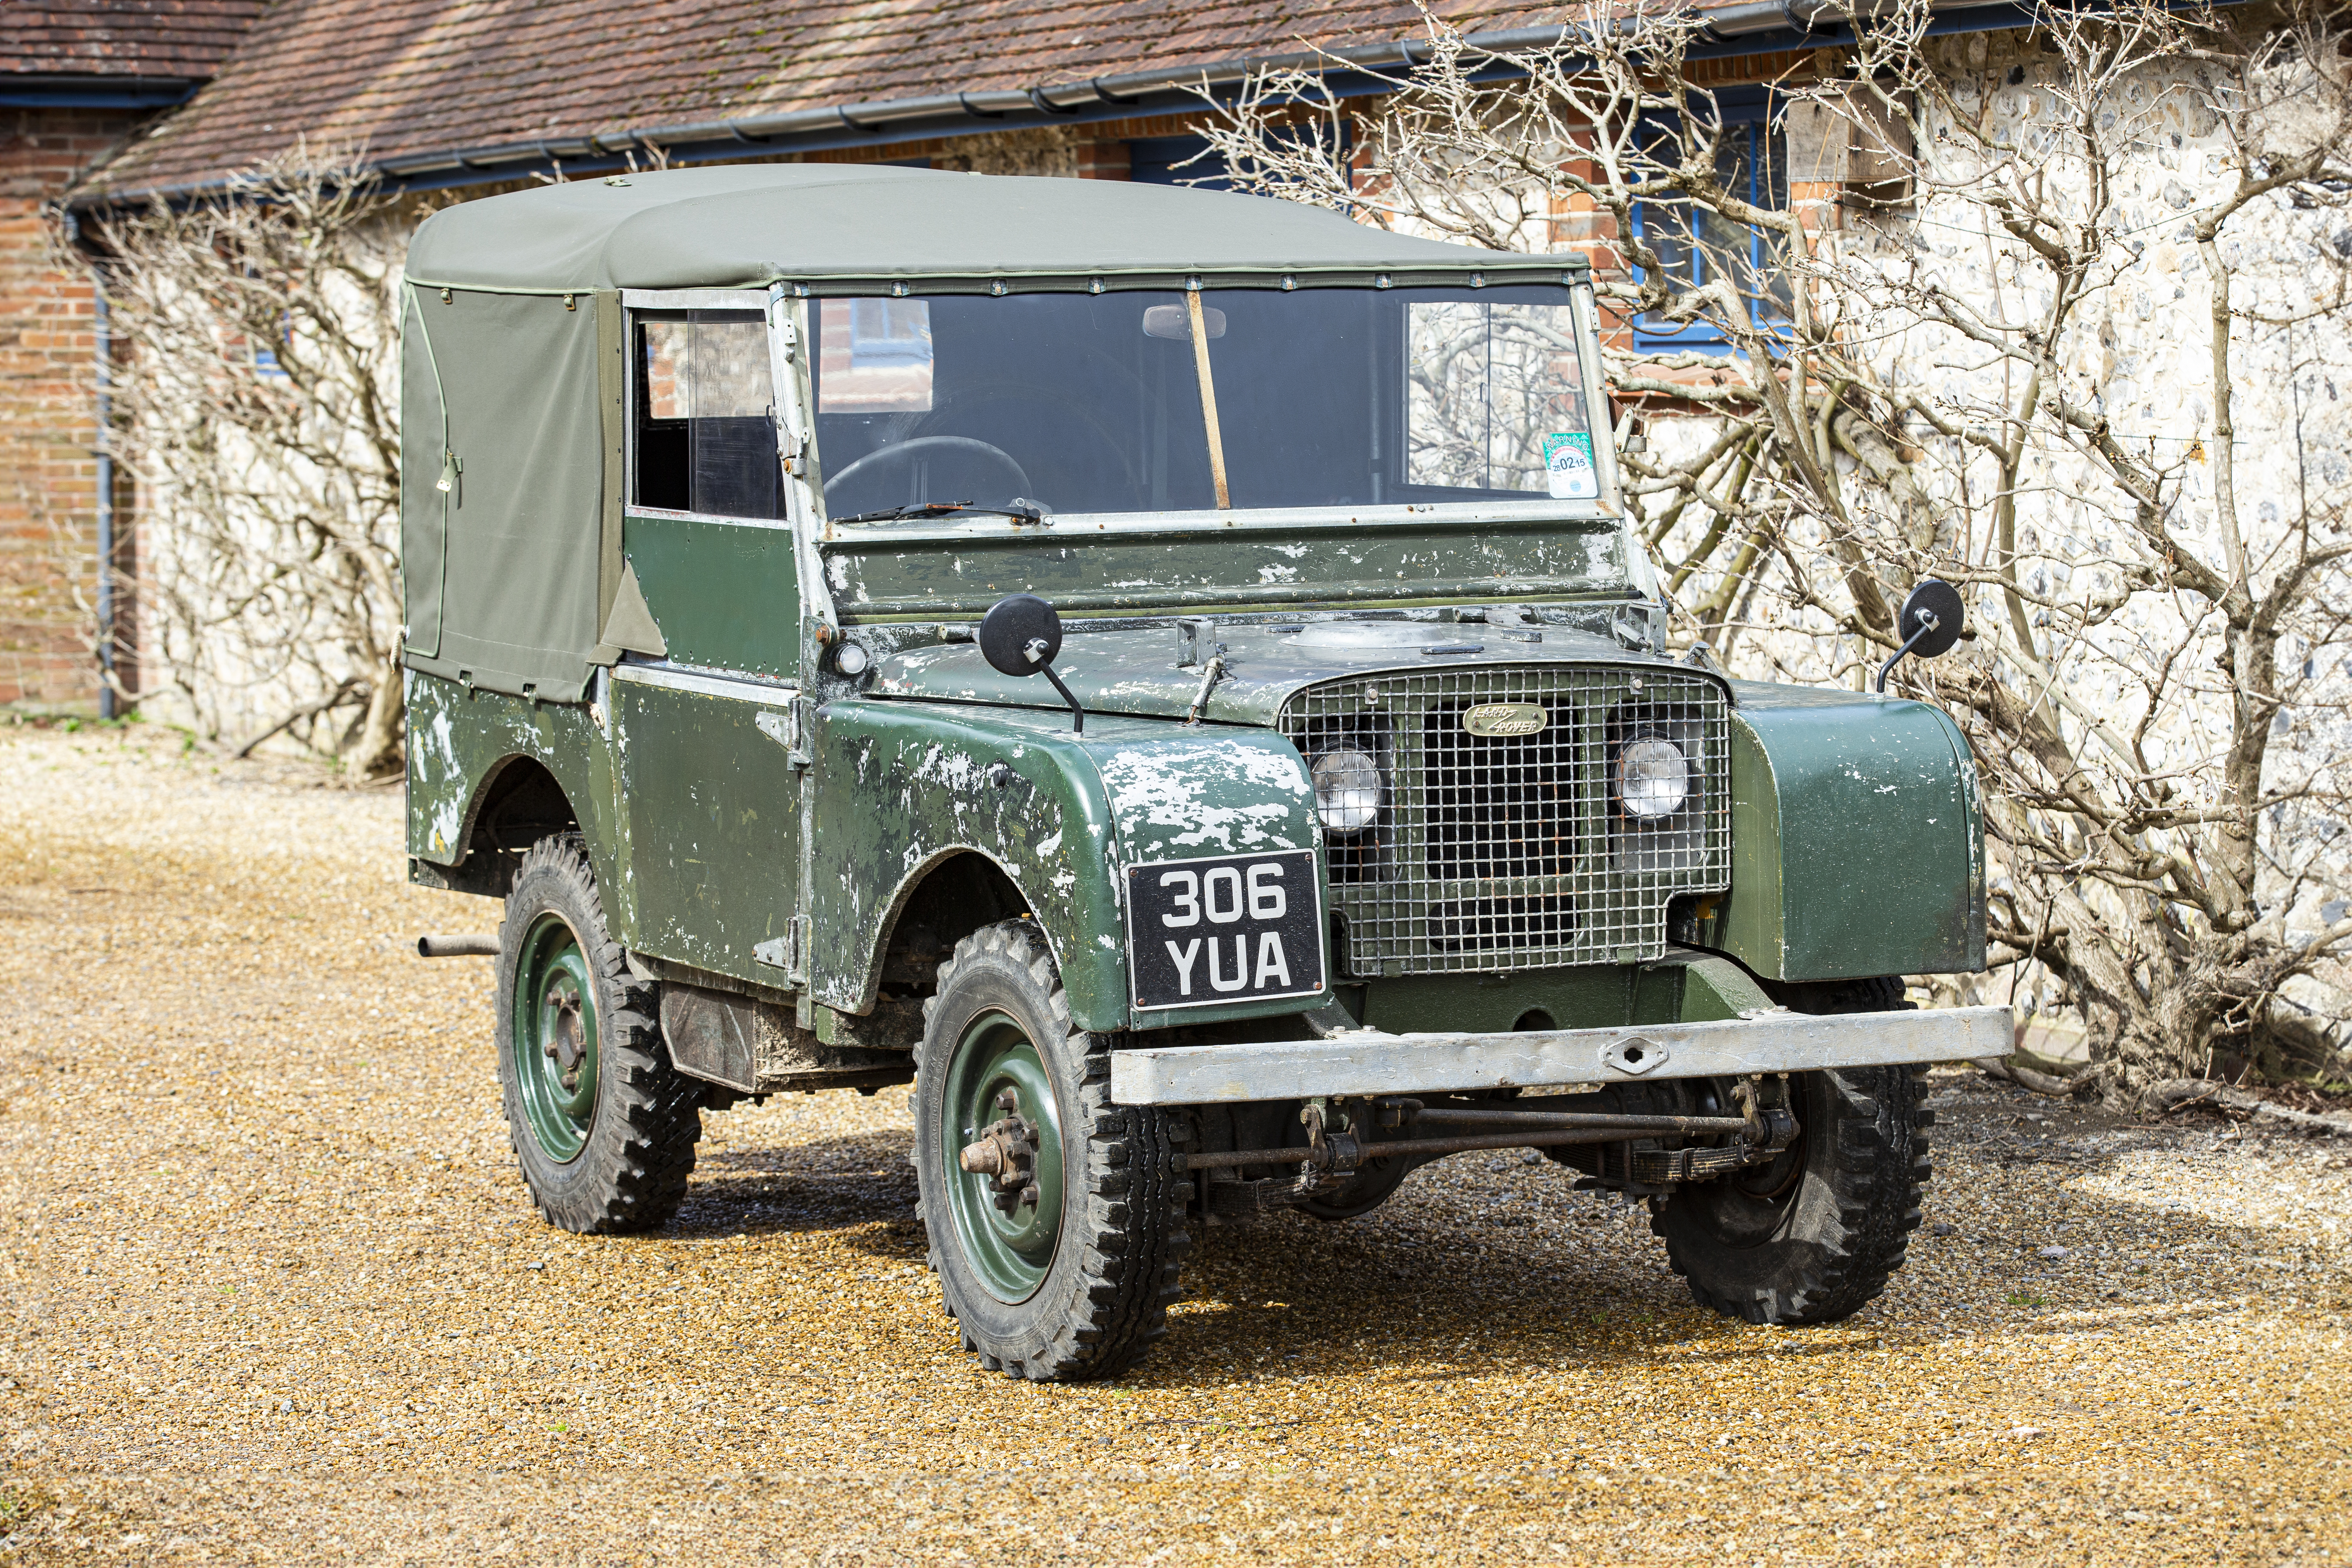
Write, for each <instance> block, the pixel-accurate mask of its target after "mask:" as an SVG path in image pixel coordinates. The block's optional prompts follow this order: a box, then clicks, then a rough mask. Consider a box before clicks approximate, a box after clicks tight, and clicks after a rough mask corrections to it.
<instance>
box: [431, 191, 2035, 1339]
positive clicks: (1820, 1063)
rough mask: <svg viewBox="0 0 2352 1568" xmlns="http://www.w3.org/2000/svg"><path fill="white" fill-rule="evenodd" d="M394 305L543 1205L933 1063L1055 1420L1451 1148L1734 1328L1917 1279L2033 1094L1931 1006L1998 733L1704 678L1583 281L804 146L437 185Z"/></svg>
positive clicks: (682, 1172) (468, 796)
mask: <svg viewBox="0 0 2352 1568" xmlns="http://www.w3.org/2000/svg"><path fill="white" fill-rule="evenodd" d="M406 288H407V302H406V307H405V310H406V316H405V321H406V326H405V332H406V345H405V347H406V352H405V360H404V422H403V423H404V432H405V452H404V458H403V480H404V483H403V486H402V495H403V506H404V537H403V545H404V571H405V573H406V593H407V627H406V645H405V646H406V663H407V668H408V671H409V674H408V702H409V710H410V714H411V726H412V728H411V742H410V748H411V749H410V758H409V782H408V850H409V855H410V857H411V858H410V861H409V868H410V876H411V878H412V879H414V880H415V881H417V882H420V883H423V884H425V885H426V886H429V887H436V888H446V889H456V890H459V891H464V892H470V893H479V894H488V895H491V896H495V897H499V898H503V899H504V900H506V906H505V917H504V923H503V924H502V926H501V927H500V928H499V932H498V934H497V935H496V937H495V938H492V937H487V936H483V937H472V938H466V937H457V938H426V939H425V941H424V942H423V943H422V946H423V947H424V948H425V950H426V951H427V952H442V951H452V950H455V951H476V952H495V953H496V955H497V959H498V967H497V976H498V979H497V985H498V1020H499V1022H498V1052H499V1077H500V1079H501V1081H502V1084H503V1086H504V1090H505V1098H506V1109H507V1114H508V1117H509V1121H510V1122H511V1123H512V1129H513V1138H514V1147H515V1152H516V1153H517V1155H518V1156H519V1157H520V1162H521V1164H522V1172H523V1176H524V1179H525V1180H526V1181H527V1182H528V1183H529V1184H530V1191H531V1194H532V1196H533V1197H534V1199H535V1200H536V1201H537V1203H538V1205H539V1207H540V1208H541V1210H542V1211H543V1212H544V1213H545V1215H547V1217H548V1218H549V1219H550V1220H551V1221H552V1222H553V1223H554V1224H556V1225H559V1226H563V1227H565V1228H566V1229H570V1230H575V1231H591V1232H610V1231H625V1230H639V1229H645V1228H648V1227H651V1226H658V1225H660V1224H662V1223H663V1222H664V1221H665V1220H666V1219H667V1218H668V1217H669V1215H671V1214H672V1213H673V1212H674V1211H675V1210H676V1208H677V1205H678V1203H679V1201H680V1198H681V1196H682V1195H683V1194H684V1192H685V1188H686V1181H687V1173H688V1169H689V1168H690V1167H691V1166H692V1164H693V1163H694V1147H695V1141H696V1139H697V1137H698V1135H699V1133H700V1131H701V1113H702V1112H704V1111H705V1110H716V1109H719V1108H720V1107H724V1106H728V1105H730V1104H733V1103H735V1102H736V1101H737V1100H740V1099H743V1098H745V1097H757V1096H761V1095H767V1094H774V1093H778V1092H782V1091H785V1090H803V1089H828V1088H854V1089H861V1090H865V1091H867V1092H871V1091H872V1090H874V1089H877V1088H878V1087H880V1086H883V1085H890V1084H903V1083H909V1082H911V1083H912V1084H913V1085H914V1091H913V1094H912V1096H911V1109H912V1117H913V1121H914V1128H915V1146H914V1163H915V1165H916V1167H917V1170H918V1171H919V1177H920V1185H921V1194H922V1196H921V1202H922V1217H923V1222H924V1224H925V1226H926V1227H927V1228H928V1231H929V1245H930V1255H931V1260H932V1263H933V1265H934V1267H935V1268H937V1270H938V1272H939V1276H940V1289H941V1290H942V1292H943V1293H944V1295H945V1297H946V1302H947V1307H948V1310H950V1312H952V1313H953V1314H954V1315H955V1317H956V1319H957V1320H958V1321H959V1323H960V1325H961V1329H962V1331H963V1334H964V1337H965V1342H966V1344H967V1345H968V1346H969V1347H970V1348H971V1349H972V1350H973V1351H974V1352H977V1353H978V1355H979V1356H980V1358H981V1359H982V1362H983V1363H985V1364H987V1365H989V1366H992V1367H1001V1368H1003V1370H1004V1371H1006V1372H1008V1373H1014V1374H1017V1375H1020V1376H1024V1377H1032V1378H1066V1377H1087V1376H1096V1375H1101V1374H1105V1373H1113V1372H1116V1371H1118V1370H1119V1369H1120V1368H1122V1367H1125V1366H1127V1365H1129V1363H1132V1362H1133V1361H1134V1360H1135V1359H1136V1357H1137V1356H1138V1355H1139V1353H1140V1352H1142V1350H1143V1349H1144V1347H1145V1346H1147V1345H1148V1344H1149V1343H1150V1342H1151V1341H1153V1340H1154V1339H1156V1338H1158V1337H1159V1336H1160V1334H1162V1333H1163V1332H1165V1327H1166V1308H1167V1304H1168V1303H1169V1302H1170V1301H1171V1300H1173V1299H1174V1298H1175V1295H1176V1291H1177V1273H1178V1267H1179V1264H1180V1262H1181V1259H1182V1258H1183V1256H1184V1253H1185V1249H1186V1247H1187V1246H1188V1239H1189V1236H1190V1234H1191V1232H1192V1230H1193V1229H1194V1228H1195V1227H1197V1226H1213V1225H1218V1224H1223V1223H1230V1222H1236V1221H1242V1220H1246V1219H1249V1218H1252V1217H1254V1216H1258V1215H1264V1214H1265V1213H1266V1212H1267V1211H1269V1210H1274V1209H1280V1208H1291V1209H1297V1210H1300V1211H1303V1212H1304V1213H1306V1214H1307V1215H1314V1216H1316V1217H1318V1218H1321V1219H1327V1220H1340V1219H1345V1218H1347V1217H1349V1216H1350V1215H1360V1214H1362V1213H1364V1212H1365V1211H1366V1210H1368V1209H1370V1208H1371V1207H1372V1206H1374V1205H1377V1204H1379V1203H1380V1202H1381V1200H1382V1199H1384V1198H1386V1197H1387V1196H1388V1195H1389V1194H1391V1193H1393V1192H1394V1191H1396V1189H1397V1186H1398V1184H1399V1183H1401V1182H1402V1180H1403V1178H1404V1176H1405V1175H1406V1173H1408V1172H1410V1171H1412V1169H1414V1168H1415V1167H1416V1166H1419V1165H1423V1164H1426V1163H1431V1162H1433V1161H1436V1160H1439V1159H1442V1158H1444V1156H1445V1155H1447V1154H1450V1153H1455V1152H1462V1151H1465V1150H1494V1149H1518V1148H1526V1149H1537V1150H1540V1151H1542V1152H1543V1153H1544V1154H1546V1155H1548V1156H1549V1158H1551V1159H1553V1160H1556V1161H1558V1162H1559V1163H1562V1164H1565V1165H1568V1166H1570V1167H1572V1168H1573V1169H1574V1170H1575V1171H1577V1172H1578V1173H1580V1174H1581V1177H1582V1180H1581V1182H1580V1185H1582V1186H1586V1187H1592V1188H1600V1189H1604V1190H1608V1191H1612V1192H1617V1193H1622V1194H1633V1195H1638V1196H1640V1197H1643V1198H1646V1199H1647V1200H1648V1201H1649V1204H1650V1205H1651V1209H1652V1212H1653V1214H1654V1216H1655V1217H1654V1222H1653V1224H1654V1228H1655V1230H1656V1231H1657V1233H1658V1235H1659V1236H1660V1237H1663V1238H1664V1242H1665V1245H1666V1248H1667V1252H1668V1256H1669V1257H1670V1258H1671V1259H1672V1260H1673V1264H1674V1267H1675V1268H1676V1269H1678V1270H1680V1271H1681V1272H1682V1273H1683V1274H1684V1275H1685V1276H1686V1277H1687V1278H1688V1279H1689V1281H1690V1286H1691V1289H1692V1292H1693V1294H1694V1295H1696V1297H1697V1298H1698V1300H1700V1301H1702V1302H1704V1303H1706V1305H1708V1306H1711V1307H1714V1308H1716V1309H1717V1310H1721V1311H1725V1312H1728V1313H1733V1314H1737V1315H1738V1316H1741V1317H1745V1318H1747V1319H1748V1320H1750V1321H1758V1322H1784V1323H1785V1322H1818V1321H1827V1320H1832V1319H1836V1318H1840V1317H1843V1316H1844V1315H1846V1314H1848V1313H1850V1312H1853V1310H1855V1309H1857V1308H1858V1307H1860V1306H1861V1305H1862V1304H1863V1303H1864V1302H1865V1301H1867V1300H1870V1299H1871V1298H1872V1297H1873V1296H1874V1295H1875V1294H1876V1293H1877V1292H1878V1291H1879V1290H1881V1289H1883V1288H1884V1286H1885V1281H1886V1279H1887V1276H1888V1274H1889V1273H1890V1272H1891V1271H1892V1270H1893V1269H1895V1268H1896V1267H1898V1266H1899V1265H1900V1264H1901V1262H1902V1261H1903V1256H1904V1247H1905V1240H1906V1233H1907V1232H1908V1231H1909V1230H1910V1229H1911V1228H1912V1227H1913V1226H1915V1225H1916V1223H1917V1221H1918V1206H1919V1202H1920V1186H1921V1184H1922V1183H1923V1182H1924V1181H1925V1180H1926V1179H1927V1152H1926V1150H1927V1139H1926V1137H1925V1135H1924V1133H1923V1132H1922V1131H1920V1130H1921V1129H1922V1128H1923V1127H1924V1126H1925V1125H1926V1124H1927V1121H1928V1117H1927V1113H1926V1112H1925V1111H1924V1110H1920V1109H1919V1107H1918V1097H1917V1089H1916V1073H1917V1072H1918V1071H1919V1070H1920V1067H1919V1064H1923V1063H1927V1062H1930V1061H1937V1060H1945V1059H1950V1058H1982V1057H1991V1056H1998V1055H2002V1054H2005V1053H2006V1052H2007V1050H2008V1049H2009V1020H2008V1014H2007V1013H2006V1011H2005V1010H2003V1009H2000V1008H1978V1009H1971V1010H1967V1011H1959V1012H1920V1011H1915V1010H1911V1009H1909V1008H1908V1007H1907V1005H1906V1003H1905V1002H1904V1000H1903V994H1904V992H1903V984H1902V982H1901V981H1900V980H1899V979H1898V978H1896V977H1897V976H1900V975H1903V974H1906V973H1921V972H1950V971H1968V970H1976V969H1979V968H1981V967H1982V966H1983V957H1984V862H1983V854H1982V834H1981V827H1980V821H1979V805H1978V801H1977V798H1976V794H1975V787H1976V786H1975V775H1974V772H1973V769H1972V766H1971V763H1970V761H1969V752H1968V748H1967V746H1966V744H1965V742H1963V741H1962V739H1961V736H1960V733H1959V731H1958V730H1957V729H1956V728H1955V727H1954V725H1953V724H1952V723H1951V722H1950V721H1949V720H1948V719H1947V718H1946V717H1945V715H1943V714H1942V713H1940V712H1938V711H1937V710H1934V709H1932V708H1929V707H1926V706H1923V705H1921V704H1919V703H1916V702H1912V701H1906V700H1890V699H1887V698H1885V697H1882V696H1875V695H1868V694H1863V693H1857V692H1853V691H1827V690H1807V689H1795V688H1790V687H1784V686H1767V685H1755V684H1750V683H1748V682H1744V681H1737V680H1730V679H1726V678H1725V677H1724V676H1723V675H1722V674H1721V673H1720V672H1719V671H1717V669H1716V668H1713V667H1712V666H1711V665H1709V664H1707V663H1706V662H1704V661H1703V660H1702V661H1701V662H1696V663H1693V662H1690V661H1687V660H1683V661H1677V660H1675V659H1672V658H1668V657H1666V656H1665V653H1664V627H1665V615H1666V609H1665V604H1664V596H1663V595H1662V594H1661V592H1660V590H1659V587H1658V585H1657V583H1656V581H1655V579H1654V576H1653V574H1652V571H1651V568H1650V566H1649V564H1648V563H1647V561H1646V560H1645V558H1644V554H1643V547H1642V545H1641V543H1640V542H1639V541H1638V539H1637V538H1635V537H1634V536H1633V534H1632V533H1630V532H1629V531H1628V529H1627V527H1626V524H1625V521H1624V519H1625V509H1624V503H1623V500H1622V494H1621V491H1620V488H1619V479H1618V474H1617V468H1616V462H1615V458H1614V455H1613V453H1612V447H1611V430H1610V421H1609V418H1608V416H1607V408H1608V403H1607V397H1606V392H1605V389H1604V387H1603V385H1602V382H1601V371H1600V358H1599V354H1598V352H1597V348H1596V342H1595V328H1596V318H1595V314H1594V307H1593V296H1592V290H1591V281H1590V279H1589V276H1588V272H1587V268H1586V265H1585V262H1584V261H1583V260H1582V259H1581V258H1578V257H1574V256H1543V257H1528V256H1516V255H1500V254H1492V253H1485V252H1477V251H1471V250H1466V249H1463V248H1459V247H1452V246H1446V245H1441V244H1435V243H1432V242H1427V241H1422V240H1415V239H1407V238H1400V237H1395V236H1392V235H1388V234H1383V233H1381V232H1378V231H1376V230H1373V229H1370V228H1366V227H1363V226H1358V225H1355V224H1352V223H1349V222H1348V221H1346V220H1344V219H1342V218H1340V217H1339V216H1334V215H1332V214H1328V213H1324V212H1318V211H1314V210H1311V209H1308V208H1305V207H1300V206H1294V205H1286V204H1282V203H1276V202H1271V201H1264V200H1258V199H1254V198H1249V197H1243V196H1234V195H1215V194H1211V193H1207V192H1199V191H1189V190H1170V189H1160V188H1152V187H1147V186H1137V185H1125V184H1101V183H1095V182H1084V181H1075V180H1044V179H986V178H979V177H974V176H971V175H966V174H935V173H930V172H928V171H916V170H908V169H898V168H851V167H841V166H823V165H805V164H803V165H769V166H754V167H728V168H710V169H695V170H685V171H674V172H668V173H661V174H630V175H626V176H623V177H616V178H612V179H604V180H593V181H586V182H582V183H577V184H562V185H555V186H551V187H548V188H544V189H539V190H531V191H526V192H522V193H519V194H516V195H503V196H499V197H496V198H493V199H490V200H486V201H480V202H475V203H470V204H467V205H461V206H456V207H452V208H450V209H448V210H446V211H444V212H442V213H440V214H438V215H436V216H434V217H433V218H432V219H430V220H429V221H428V222H426V223H425V225H424V226H423V227H422V228H421V229H420V230H419V231H418V233H417V236H416V238H415V244H414V245H413V246H412V247H411V249H410V254H409V270H408V274H407V283H406ZM1939 595H1940V596H1939ZM1903 629H1904V631H1905V632H1906V635H1911V636H1912V637H1913V641H1914V643H1915V645H1916V647H1918V648H1919V649H1920V650H1921V651H1926V652H1936V651H1940V650H1941V647H1944V646H1948V643H1949V641H1950V639H1951V638H1952V637H1955V636H1957V635H1958V632H1959V629H1960V626H1959V616H1958V599H1957V596H1956V595H1952V594H1951V592H1950V590H1949V589H1948V588H1944V587H1943V586H1942V585H1941V584H1923V586H1922V590H1921V593H1920V594H1919V595H1915V601H1914V603H1913V604H1912V605H1908V606H1906V620H1905V624H1904V627H1903ZM1041 677H1042V679H1040V678H1041Z"/></svg>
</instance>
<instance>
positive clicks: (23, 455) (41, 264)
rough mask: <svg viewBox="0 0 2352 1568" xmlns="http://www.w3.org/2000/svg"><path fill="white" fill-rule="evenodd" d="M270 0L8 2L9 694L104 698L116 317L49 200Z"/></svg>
mask: <svg viewBox="0 0 2352 1568" xmlns="http://www.w3.org/2000/svg"><path fill="white" fill-rule="evenodd" d="M261 9H262V7H261V5H260V4H259V0H177V3H173V4H165V5H149V4H129V3H125V0H78V3H67V0H7V3H6V4H5V5H0V704H26V705H32V706H39V707H66V708H77V709H89V708H92V707H95V706H97V705H98V701H99V679H98V670H97V665H96V661H95V660H94V659H93V658H92V657H91V652H92V650H91V648H90V646H89V643H90V637H89V626H90V624H91V620H90V615H89V612H90V611H92V610H94V609H95V607H96V605H97V602H98V600H99V598H100V587H99V572H98V563H99V559H100V539H101V536H102V535H107V534H110V533H111V532H112V529H111V526H110V525H111V514H112V511H113V507H112V502H113V501H114V500H115V498H114V497H113V496H112V495H111V494H110V493H109V492H110V489H111V486H110V485H109V484H107V483H106V480H107V479H108V478H109V475H108V472H107V466H106V464H105V461H104V458H103V457H102V454H101V452H100V443H99V440H98V417H99V416H98V395H99V391H100V387H99V374H98V369H99V356H100V342H101V339H100V331H101V322H100V315H99V300H98V294H97V290H96V288H95V287H94V284H93V280H92V278H91V275H90V274H89V272H88V271H87V270H86V269H84V268H79V267H76V266H73V265H71V264H70V263H68V264H65V265H60V264H59V260H58V257H57V256H56V254H55V253H54V248H53V247H52V244H51V241H50V233H49V227H48V220H47V218H46V217H45V216H44V208H45V207H47V206H48V205H52V204H55V203H57V202H58V200H59V199H60V198H62V197H63V196H65V195H66V194H67V193H68V191H70V190H71V189H72V188H73V187H74V185H75V184H77V183H78V182H79V181H80V180H82V179H84V178H86V177H87V176H88V175H89V174H90V172H91V171H92V170H93V169H94V168H96V167H98V166H99V165H100V164H101V163H103V162H104V161H105V160H106V159H107V158H108V157H110V155H112V154H113V153H117V152H118V151H120V150H121V148H122V147H123V146H124V145H125V143H126V142H128V140H129V139H130V138H131V136H132V135H133V134H134V133H135V132H138V131H139V130H140V129H141V128H142V127H143V126H146V125H148V124H151V123H152V121H154V120H155V118H156V117H157V116H158V115H159V114H162V113H164V112H167V111H168V110H171V109H172V108H173V107H174V106H176V105H178V104H181V103H184V102H185V101H186V100H188V99H189V98H190V97H191V96H192V95H194V92H195V91H196V89H198V88H199V87H201V86H202V85H203V84H204V83H205V81H206V80H207V79H210V78H211V77H212V76H213V74H214V72H215V71H216V70H217V69H218V68H219V67H220V63H221V61H222V60H223V59H225V58H227V56H228V54H229V52H230V51H231V50H232V49H233V48H235V47H236V44H237V41H238V40H239V38H241V37H243V35H244V33H245V31H246V29H247V26H249V25H250V24H251V22H252V21H253V19H254V17H255V16H258V15H259V14H260V11H261ZM117 556H118V560H121V563H122V564H123V565H125V566H126V567H127V566H128V565H129V564H130V563H129V562H128V560H127V559H123V552H121V550H120V549H119V548H118V550H117Z"/></svg>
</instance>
